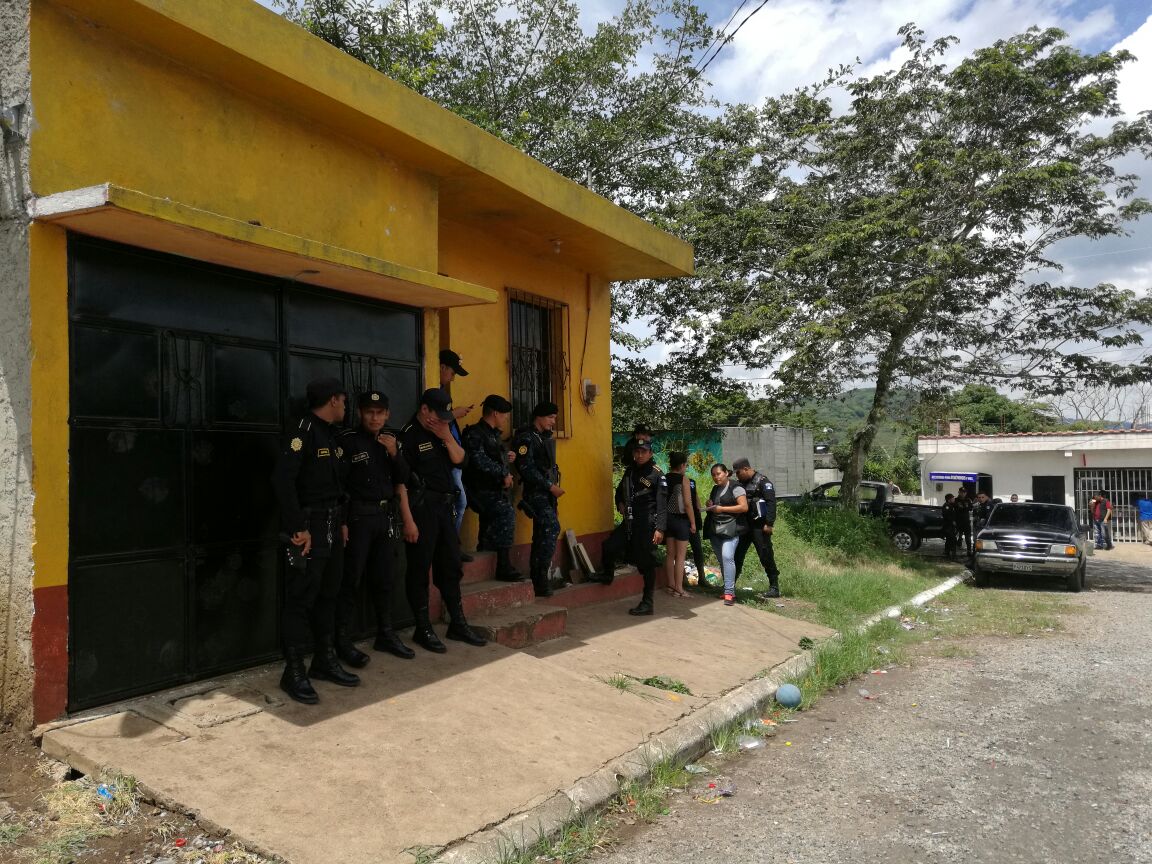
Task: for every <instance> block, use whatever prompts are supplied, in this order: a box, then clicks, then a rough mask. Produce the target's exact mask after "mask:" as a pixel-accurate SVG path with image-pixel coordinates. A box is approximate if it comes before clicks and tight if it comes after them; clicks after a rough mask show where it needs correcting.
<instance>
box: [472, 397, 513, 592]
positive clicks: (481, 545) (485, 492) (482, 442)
mask: <svg viewBox="0 0 1152 864" xmlns="http://www.w3.org/2000/svg"><path fill="white" fill-rule="evenodd" d="M511 412H512V403H511V402H509V401H508V400H507V399H505V398H504V397H503V396H499V395H497V394H495V393H493V394H491V395H489V396H487V397H486V398H485V399H484V403H483V416H481V418H480V422H479V423H473V424H472V425H471V426H469V427H467V428H466V429H465V430H464V434H463V436H462V437H463V440H464V452H465V453H466V454H467V457H468V458H467V460H466V461H465V463H464V489H465V491H466V492H467V495H468V506H470V507H471V508H472V509H473V510H475V511H476V513H477V514H478V515H479V517H480V533H479V535H478V538H479V539H478V543H477V547H476V548H477V549H478V550H480V551H482V552H483V551H488V552H495V553H496V578H497V579H498V580H500V581H501V582H522V581H524V576H523V574H521V573H518V572H517V571H516V570H515V569H513V567H512V561H511V560H510V558H509V554H508V552H509V549H510V548H511V546H512V539H513V535H514V534H515V532H516V511H515V510H513V509H512V502H511V501H509V500H508V494H509V492H510V491H511V489H512V482H513V478H512V470H511V467H510V466H509V465H508V448H507V447H505V446H504V441H503V439H502V438H501V432H502V430H503V429H504V424H505V423H507V422H508V416H509V414H511Z"/></svg>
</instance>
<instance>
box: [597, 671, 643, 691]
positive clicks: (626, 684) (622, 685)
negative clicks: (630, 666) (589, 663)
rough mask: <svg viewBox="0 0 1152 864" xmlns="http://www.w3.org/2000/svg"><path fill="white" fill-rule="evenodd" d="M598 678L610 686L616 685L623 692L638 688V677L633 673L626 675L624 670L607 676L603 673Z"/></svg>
mask: <svg viewBox="0 0 1152 864" xmlns="http://www.w3.org/2000/svg"><path fill="white" fill-rule="evenodd" d="M596 680H598V681H603V682H604V683H605V684H607V685H608V686H609V687H615V688H616V689H617V690H619V691H620V692H621V693H630V692H632V691H633V690H635V689H636V679H635V678H633V677H632V676H631V675H625V674H624V673H623V672H617V673H616V674H615V675H609V676H608V677H607V678H605V677H604V676H603V675H598V676H597V678H596Z"/></svg>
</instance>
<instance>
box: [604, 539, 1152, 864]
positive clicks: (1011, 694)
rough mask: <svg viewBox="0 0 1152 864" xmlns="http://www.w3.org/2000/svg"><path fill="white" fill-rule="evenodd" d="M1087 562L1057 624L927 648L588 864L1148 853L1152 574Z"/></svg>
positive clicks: (816, 863) (786, 730)
mask: <svg viewBox="0 0 1152 864" xmlns="http://www.w3.org/2000/svg"><path fill="white" fill-rule="evenodd" d="M1089 573H1090V590H1089V591H1087V592H1085V593H1084V594H1081V595H1079V596H1077V597H1075V598H1074V600H1073V601H1072V602H1073V603H1074V605H1075V606H1076V607H1079V608H1078V611H1076V612H1073V613H1071V614H1068V615H1067V616H1065V617H1064V618H1063V621H1064V624H1065V627H1066V630H1064V631H1063V632H1056V633H1043V632H1041V633H1037V634H1035V635H1034V636H1025V637H1020V638H1012V639H990V638H980V639H971V640H967V641H965V642H963V643H961V644H960V645H957V646H956V647H955V649H954V650H953V651H951V652H946V653H954V654H958V655H960V656H951V657H940V656H930V654H931V649H932V648H933V643H931V642H929V643H927V645H926V648H928V649H929V653H928V654H926V655H924V656H921V657H920V658H918V659H917V661H916V663H915V664H914V665H913V666H912V668H898V669H893V670H891V671H890V672H889V674H887V675H884V676H879V675H875V676H869V677H868V678H867V679H865V680H862V681H857V682H853V683H852V684H849V685H848V686H847V687H845V688H844V689H843V690H842V691H841V692H839V693H836V694H833V695H830V696H827V697H825V698H824V699H823V700H821V702H820V703H819V704H818V705H817V706H816V707H815V709H814V710H813V711H812V712H810V713H809V714H806V715H801V716H802V719H801V721H800V722H798V723H795V724H791V725H788V726H783V727H781V729H782V731H781V732H780V734H779V735H778V736H777V737H775V738H774V739H771V740H770V741H769V742H768V745H767V747H765V748H764V749H762V750H757V751H752V752H750V753H747V754H745V755H744V756H743V757H741V758H740V759H738V760H736V761H734V762H730V763H728V764H725V765H724V766H723V769H722V770H723V771H724V772H725V777H726V778H727V779H730V780H731V781H733V782H734V784H735V788H736V794H735V796H734V797H732V798H727V799H722V800H721V801H719V803H716V804H712V805H707V804H702V803H699V802H698V801H697V800H695V799H694V797H693V796H694V794H695V793H698V792H699V789H698V788H696V787H694V788H693V789H691V790H689V791H688V792H686V793H680V794H678V795H676V796H675V797H674V799H673V804H672V809H671V814H670V815H668V816H666V817H663V818H662V819H661V820H660V821H659V822H657V823H655V824H653V825H650V826H646V827H644V828H641V829H638V830H637V832H636V833H635V834H633V835H632V836H631V837H628V838H627V839H625V840H623V841H621V842H620V843H619V844H618V845H617V846H616V848H615V849H614V850H613V851H612V852H610V853H609V854H607V855H606V856H604V858H602V859H600V860H601V861H605V862H610V864H625V862H637V864H639V862H653V861H660V862H662V864H681V862H683V864H702V862H724V864H739V862H756V864H763V862H794V864H838V862H857V864H858V862H884V864H905V862H907V864H912V862H917V864H937V862H939V864H944V862H949V864H951V862H957V864H958V862H964V864H972V862H997V864H1003V862H1036V864H1040V862H1044V864H1052V862H1085V861H1091V862H1108V864H1113V862H1115V864H1128V862H1152V567H1148V566H1144V565H1143V564H1142V563H1139V562H1136V563H1134V562H1133V561H1131V560H1129V561H1121V560H1117V559H1116V558H1113V559H1112V560H1111V561H1110V560H1108V558H1107V553H1104V554H1102V555H1100V556H1098V557H1097V558H1096V559H1095V560H1094V562H1093V565H1092V567H1091V568H1090V571H1089ZM1012 587H1014V588H1016V589H1022V590H1027V591H1035V590H1037V589H1036V588H1035V587H1034V586H1031V585H1028V584H1026V583H1019V584H1017V585H1015V586H1012ZM992 590H994V591H1003V590H1008V589H1006V588H1004V587H1003V586H1000V587H997V588H994V589H992ZM936 644H937V645H939V643H936ZM861 688H866V689H867V690H868V691H869V695H870V696H871V698H869V699H865V698H863V697H862V696H861V695H859V692H858V691H859V690H860V689H861ZM789 742H790V744H789Z"/></svg>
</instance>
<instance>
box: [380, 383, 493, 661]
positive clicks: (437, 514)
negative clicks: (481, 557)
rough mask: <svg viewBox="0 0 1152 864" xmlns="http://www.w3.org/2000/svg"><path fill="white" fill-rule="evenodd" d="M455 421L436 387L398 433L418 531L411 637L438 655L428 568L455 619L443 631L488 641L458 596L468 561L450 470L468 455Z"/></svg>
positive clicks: (412, 554)
mask: <svg viewBox="0 0 1152 864" xmlns="http://www.w3.org/2000/svg"><path fill="white" fill-rule="evenodd" d="M453 419H454V415H453V414H452V402H451V400H450V399H449V398H448V394H447V393H445V392H444V391H443V390H440V389H438V388H434V389H431V390H425V391H424V393H423V395H421V397H420V407H419V408H417V409H416V413H415V414H414V415H412V419H411V421H409V423H408V425H407V426H405V427H404V428H403V429H402V430H401V432H400V452H401V454H402V455H403V456H404V461H405V462H406V463H407V464H408V469H409V471H410V472H411V473H410V475H409V483H408V503H409V505H410V507H411V509H412V518H413V519H414V520H415V522H416V530H417V533H418V536H417V538H416V540H415V541H406V550H407V557H408V561H407V572H406V573H405V587H406V588H407V590H408V602H409V604H410V605H411V607H412V615H413V616H414V617H415V619H416V629H415V630H414V631H413V633H412V641H413V642H415V643H416V644H417V645H420V646H421V647H422V648H426V649H427V650H429V651H434V652H436V653H437V654H443V653H444V652H445V651H447V650H448V648H447V647H446V646H445V645H444V643H443V642H441V641H440V639H439V638H438V637H437V636H436V631H435V630H433V629H432V622H431V621H430V620H429V617H428V570H429V568H431V570H432V581H433V582H434V583H435V584H436V588H437V589H439V591H440V598H441V599H442V600H443V601H444V607H445V608H446V609H447V610H448V615H449V617H450V618H451V623H450V624H449V625H448V631H447V633H446V634H445V635H446V636H447V637H448V638H449V639H456V640H458V641H460V642H467V643H468V644H469V645H477V646H480V645H486V644H488V643H487V640H486V639H484V638H483V637H481V636H480V635H479V634H477V633H476V632H475V631H474V630H473V629H472V628H471V627H469V626H468V621H467V620H466V619H465V618H464V606H463V602H462V600H461V596H460V580H461V579H462V578H463V576H464V565H463V563H462V561H461V558H460V536H459V535H458V534H457V533H456V510H455V502H456V497H457V494H458V491H459V490H458V489H457V487H456V483H455V482H454V480H453V477H452V469H453V468H454V467H457V466H460V465H463V464H464V461H465V455H464V448H463V447H461V446H460V445H459V444H457V443H456V439H455V437H454V436H453V435H452V429H451V426H450V424H451V422H452V420H453Z"/></svg>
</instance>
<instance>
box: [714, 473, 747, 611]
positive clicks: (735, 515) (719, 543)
mask: <svg viewBox="0 0 1152 864" xmlns="http://www.w3.org/2000/svg"><path fill="white" fill-rule="evenodd" d="M712 482H713V483H714V484H715V485H714V486H713V487H712V492H711V494H710V495H709V496H708V504H707V506H706V507H705V509H706V510H707V511H708V516H707V517H706V518H705V520H704V536H705V537H707V538H708V539H709V540H710V541H711V542H712V551H714V552H715V553H716V560H717V561H718V562H719V564H720V572H721V573H722V574H723V575H724V605H725V606H732V605H733V604H734V603H735V602H736V544H737V542H738V541H739V539H740V535H741V534H743V533H744V532H746V531H747V530H748V520H747V517H746V515H745V514H747V512H748V494H747V493H746V492H745V491H744V487H743V486H740V485H739V483H738V482H737V481H736V479H735V478H734V477H733V476H732V472H731V471H729V470H728V466H727V465H725V464H723V463H722V462H717V463H716V464H715V465H713V466H712Z"/></svg>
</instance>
